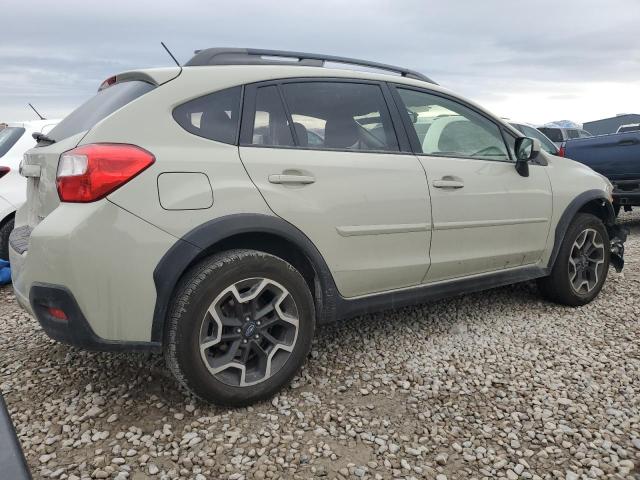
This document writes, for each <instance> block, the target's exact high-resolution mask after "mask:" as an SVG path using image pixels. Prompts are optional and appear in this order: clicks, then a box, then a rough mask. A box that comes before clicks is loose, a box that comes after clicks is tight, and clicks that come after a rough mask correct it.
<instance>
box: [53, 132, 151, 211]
mask: <svg viewBox="0 0 640 480" xmlns="http://www.w3.org/2000/svg"><path fill="white" fill-rule="evenodd" d="M154 161H155V157H154V156H153V155H152V154H151V153H149V152H147V151H146V150H145V149H143V148H140V147H136V146H135V145H125V144H118V143H94V144H90V145H83V146H81V147H78V148H74V149H73V150H69V151H68V152H65V153H63V154H62V155H61V156H60V162H59V163H58V174H57V177H56V185H57V187H58V196H59V197H60V200H61V201H62V202H74V203H88V202H95V201H96V200H100V199H101V198H104V197H106V196H107V195H109V194H110V193H111V192H113V191H114V190H116V189H118V188H120V187H121V186H122V185H124V184H125V183H127V182H128V181H129V180H131V179H132V178H134V177H135V176H136V175H138V174H140V173H141V172H142V171H143V170H145V169H146V168H148V167H149V166H151V165H152V164H153V162H154Z"/></svg>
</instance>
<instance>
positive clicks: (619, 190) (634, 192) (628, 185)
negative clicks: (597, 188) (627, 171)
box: [612, 180, 640, 206]
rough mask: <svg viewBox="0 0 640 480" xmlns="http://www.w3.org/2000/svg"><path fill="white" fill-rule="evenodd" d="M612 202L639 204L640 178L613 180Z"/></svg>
mask: <svg viewBox="0 0 640 480" xmlns="http://www.w3.org/2000/svg"><path fill="white" fill-rule="evenodd" d="M612 183H613V187H614V190H613V202H614V203H616V204H619V205H632V206H633V205H640V180H614V181H613V182H612Z"/></svg>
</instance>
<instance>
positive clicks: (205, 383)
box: [164, 250, 315, 407]
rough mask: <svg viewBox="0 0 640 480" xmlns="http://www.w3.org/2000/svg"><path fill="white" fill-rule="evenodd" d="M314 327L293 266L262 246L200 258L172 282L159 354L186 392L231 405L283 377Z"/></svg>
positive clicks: (262, 395) (305, 349) (268, 390)
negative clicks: (177, 281)
mask: <svg viewBox="0 0 640 480" xmlns="http://www.w3.org/2000/svg"><path fill="white" fill-rule="evenodd" d="M314 329H315V309H314V302H313V298H312V297H311V292H310V291H309V288H308V286H307V283H306V282H305V280H304V278H303V277H302V276H301V275H300V273H298V271H297V270H296V269H295V268H294V267H293V266H291V265H290V264H289V263H287V262H286V261H284V260H282V259H280V258H278V257H275V256H273V255H269V254H266V253H263V252H258V251H254V250H232V251H227V252H223V253H220V254H216V255H214V256H212V257H210V258H208V259H205V260H204V261H202V262H201V263H200V264H198V265H196V266H195V267H194V268H192V269H191V270H190V271H189V272H188V273H187V274H186V275H185V277H184V278H183V280H182V281H181V282H180V285H179V287H178V290H177V293H176V295H175V296H174V299H173V304H172V306H171V312H170V315H169V319H168V328H167V331H166V334H165V342H164V344H165V356H166V359H167V364H168V366H169V368H170V369H171V371H172V372H173V373H174V375H175V376H176V378H177V379H178V380H179V381H180V382H181V383H182V384H183V385H184V386H186V387H187V388H188V389H189V390H190V391H191V392H193V393H194V394H196V395H197V396H199V397H201V398H203V399H205V400H207V401H210V402H213V403H217V404H220V405H226V406H234V407H238V406H243V405H248V404H251V403H254V402H257V401H260V400H263V399H266V398H269V397H271V396H272V395H273V394H275V393H276V392H277V391H278V390H279V389H280V388H282V386H284V385H286V384H287V383H289V381H290V380H291V379H292V378H293V376H294V375H295V374H296V372H297V371H298V370H299V368H300V367H301V365H302V364H303V363H304V361H305V359H306V357H307V354H308V353H309V350H310V349H311V341H312V339H313V333H314Z"/></svg>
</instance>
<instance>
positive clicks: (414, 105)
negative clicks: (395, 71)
mask: <svg viewBox="0 0 640 480" xmlns="http://www.w3.org/2000/svg"><path fill="white" fill-rule="evenodd" d="M398 93H399V94H400V98H401V99H402V101H403V102H404V106H405V109H406V110H407V112H408V118H409V121H410V122H411V124H412V125H413V127H414V129H415V132H416V135H417V137H418V142H419V144H420V147H421V148H422V153H425V154H428V155H438V156H445V157H464V158H479V159H485V160H502V161H509V160H510V157H509V154H508V152H507V147H506V145H505V143H504V140H503V138H502V135H501V133H500V129H499V128H498V126H497V125H496V124H495V123H493V122H491V121H490V120H488V119H487V118H485V117H483V116H482V115H480V114H478V113H476V112H474V111H473V110H471V109H470V108H467V107H465V106H464V105H461V104H459V103H457V102H454V101H452V100H449V99H446V98H442V97H439V96H436V95H432V94H429V93H424V92H417V91H414V90H406V89H403V88H399V89H398Z"/></svg>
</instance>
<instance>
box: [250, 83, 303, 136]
mask: <svg viewBox="0 0 640 480" xmlns="http://www.w3.org/2000/svg"><path fill="white" fill-rule="evenodd" d="M251 143H252V144H253V145H269V146H279V147H292V146H293V136H292V135H291V128H290V127H289V123H288V121H287V115H286V113H285V111H284V107H283V105H282V100H281V99H280V93H279V92H278V87H275V86H270V87H261V88H259V89H258V92H257V93H256V115H255V118H254V120H253V136H252V140H251Z"/></svg>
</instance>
